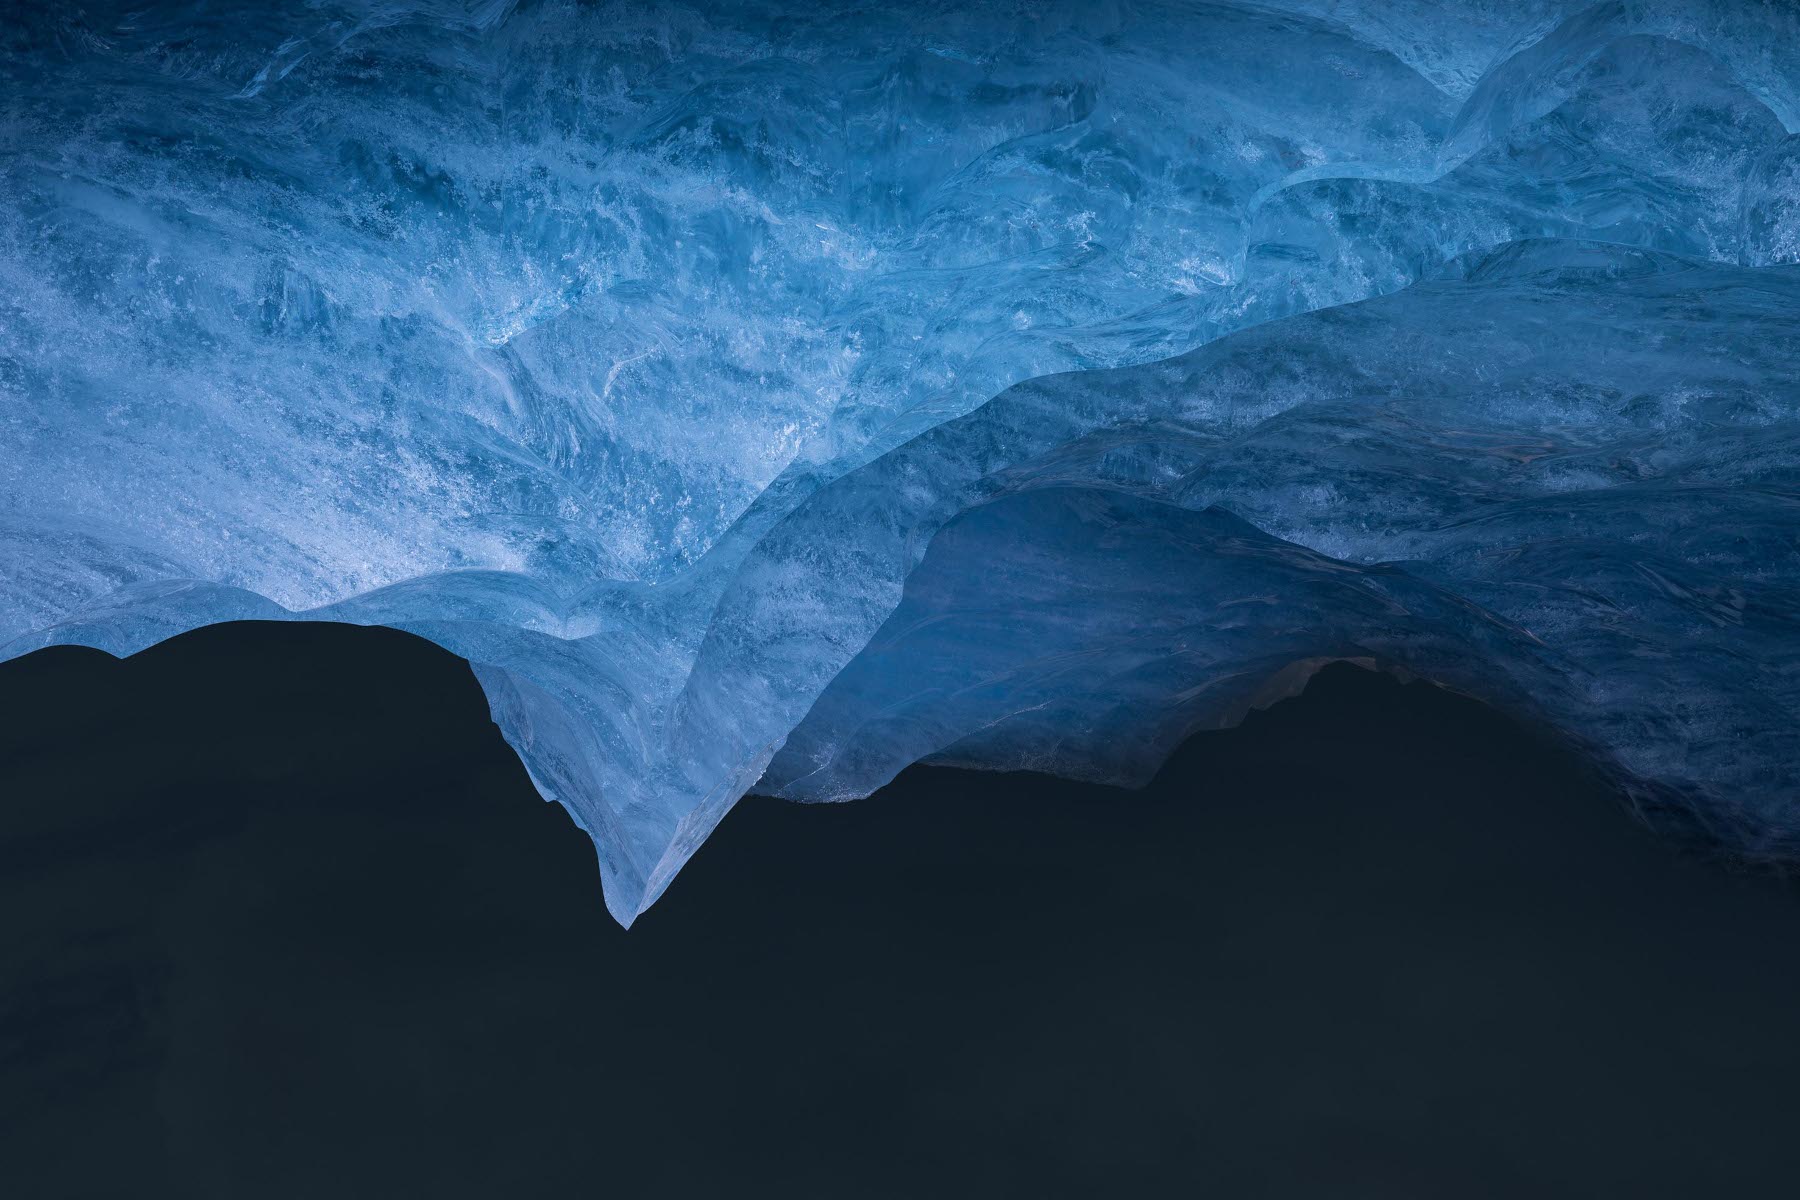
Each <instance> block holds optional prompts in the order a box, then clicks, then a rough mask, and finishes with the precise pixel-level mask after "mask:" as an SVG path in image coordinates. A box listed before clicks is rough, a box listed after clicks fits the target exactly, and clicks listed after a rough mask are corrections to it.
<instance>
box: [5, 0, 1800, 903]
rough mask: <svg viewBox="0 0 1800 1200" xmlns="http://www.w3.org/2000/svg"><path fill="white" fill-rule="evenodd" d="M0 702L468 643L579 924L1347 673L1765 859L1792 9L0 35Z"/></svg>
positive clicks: (1772, 836) (351, 0) (1774, 815)
mask: <svg viewBox="0 0 1800 1200" xmlns="http://www.w3.org/2000/svg"><path fill="white" fill-rule="evenodd" d="M0 412H3V414H4V418H3V420H0V566H3V569H0V658H10V657H15V656H18V655H22V654H25V653H27V652H29V651H32V650H35V649H37V648H40V647H44V646H48V645H54V644H64V643H69V644H79V645H85V646H91V647H96V648H99V649H102V650H106V651H109V652H111V653H113V654H116V655H129V654H132V653H134V652H136V651H139V650H142V649H144V648H146V647H148V646H150V645H152V644H154V643H156V642H158V641H160V640H162V639H165V638H168V637H171V636H173V635H176V634H179V633H182V632H184V631H187V630H191V629H194V628H196V627H199V626H203V625H208V624H212V623H216V622H224V621H236V620H245V619H260V620H289V619H297V620H308V621H339V622H350V623H356V624H365V625H387V626H393V627H396V628H399V629H403V630H407V631H410V632H413V633H416V634H419V635H421V636H423V637H426V638H428V639H430V640H431V641H433V642H436V643H438V644H439V645H442V646H444V647H446V648H448V649H449V650H451V651H453V652H454V653H456V654H458V655H462V656H464V657H466V658H467V659H468V660H469V661H470V662H471V663H472V664H473V665H474V667H475V670H476V673H477V675H478V677H479V679H480V680H481V683H482V686H483V688H484V689H485V691H486V693H487V696H488V698H489V701H490V703H491V706H492V713H493V717H494V720H495V721H496V722H497V723H498V725H499V726H500V728H501V730H502V732H503V733H504V735H505V736H506V738H507V740H508V742H509V743H510V744H511V745H512V746H513V747H514V748H515V749H516V750H517V751H518V754H519V756H520V758H521V759H522V761H523V762H524V764H525V765H526V768H527V769H528V771H529V772H530V775H531V778H532V780H533V781H534V782H535V784H536V785H537V787H538V789H539V790H540V792H541V793H542V794H543V795H544V796H545V797H546V798H547V799H550V800H554V801H556V802H558V803H560V804H562V805H564V806H565V807H566V808H567V809H568V810H569V812H570V813H571V814H573V816H574V818H575V820H576V821H577V822H578V823H579V824H580V825H581V827H582V828H583V829H584V830H586V831H587V832H588V834H589V835H590V836H591V837H592V839H593V841H594V844H595V846H596V847H597V850H598V855H599V863H600V870H601V874H602V878H603V883H604V889H605V895H606V899H607V904H608V907H609V908H610V910H611V911H612V913H613V914H614V916H616V917H617V918H618V920H619V921H621V922H623V923H626V924H629V923H630V922H631V921H632V920H633V919H634V918H635V917H637V916H638V915H639V914H640V913H642V912H643V911H644V910H645V909H646V908H647V907H648V906H649V905H650V904H652V903H653V902H654V901H655V900H656V899H657V897H658V896H659V895H660V894H661V893H662V891H663V889H664V888H665V887H666V886H668V885H669V883H670V881H671V880H672V879H673V878H674V877H675V875H676V873H677V872H678V871H679V870H680V868H681V867H682V864H683V863H684V862H685V861H686V860H687V859H688V857H689V856H690V855H691V854H692V853H693V852H694V850H695V849H696V847H697V846H699V845H700V843H701V842H702V841H703V840H704V839H705V838H706V837H707V836H708V834H709V833H710V832H711V831H712V830H713V828H714V827H715V825H716V824H717V823H718V822H719V820H720V819H721V818H722V817H723V816H724V814H725V813H726V812H727V811H728V810H729V809H730V808H731V806H732V805H733V804H734V803H735V802H736V801H737V800H738V799H739V798H740V797H741V796H742V795H744V794H745V793H747V792H750V791H759V792H764V793H768V794H773V795H778V796H782V797H787V798H790V799H794V800H799V801H810V802H820V801H842V800H851V799H855V798H857V797H861V796H866V795H868V794H869V793H870V792H872V791H874V790H876V789H878V788H880V787H881V786H882V785H883V784H885V783H887V782H888V781H889V780H890V779H892V778H893V777H894V776H895V774H896V773H897V772H899V771H900V770H902V769H903V768H905V767H906V766H908V765H909V764H912V763H915V762H923V761H929V762H940V763H952V764H958V765H963V766H974V767H986V768H1021V767H1022V768H1031V769H1036V770H1042V771H1047V772H1052V773H1055V774H1059V775H1063V776H1069V777H1075V778H1081V779H1092V780H1100V781H1107V782H1115V783H1123V784H1135V783H1141V782H1143V781H1145V780H1146V779H1148V778H1149V776H1150V775H1151V774H1152V773H1153V772H1154V771H1155V770H1156V768H1157V767H1158V765H1159V764H1160V763H1161V762H1162V761H1163V760H1164V758H1165V757H1166V756H1167V755H1168V754H1169V753H1170V752H1171V751H1172V750H1173V749H1174V747H1175V746H1177V745H1178V744H1179V743H1180V742H1181V741H1182V740H1183V739H1184V738H1185V737H1187V736H1188V735H1190V734H1192V733H1193V732H1195V731H1198V730H1202V729H1210V728H1218V727H1222V726H1227V725H1230V724H1232V723H1234V722H1236V721H1238V720H1240V719H1241V718H1242V717H1243V716H1244V714H1246V713H1247V712H1249V711H1250V710H1252V709H1253V708H1256V707H1259V706H1263V705H1266V704H1268V703H1270V702H1271V701H1272V700H1273V699H1276V698H1279V697H1280V696H1282V695H1286V694H1289V693H1291V692H1292V691H1293V690H1295V689H1296V688H1298V687H1299V686H1301V684H1302V683H1303V682H1304V680H1305V679H1306V677H1307V676H1308V674H1309V673H1311V672H1312V671H1313V670H1315V669H1316V668H1317V667H1318V666H1320V665H1322V664H1324V663H1328V662H1332V661H1335V660H1341V659H1348V660H1352V661H1356V662H1361V663H1365V664H1367V665H1370V666H1374V667H1377V668H1379V669H1381V670H1385V671H1390V672H1393V673H1395V674H1397V675H1400V676H1402V677H1406V678H1418V679H1425V680H1429V681H1431V682H1433V683H1436V684H1439V685H1442V686H1443V687H1446V688H1449V689H1453V690H1454V691H1456V692H1459V693H1463V694H1466V695H1468V696H1472V697H1475V698H1477V699H1480V700H1482V701H1484V702H1486V703H1487V704H1489V705H1492V706H1493V707H1495V708H1497V709H1499V710H1501V711H1502V712H1504V713H1507V714H1509V715H1511V716H1513V717H1515V718H1517V719H1518V720H1520V721H1523V722H1526V723H1528V724H1530V725H1532V726H1534V727H1537V728H1541V729H1543V730H1546V731H1550V732H1551V733H1552V734H1553V735H1554V736H1555V737H1557V738H1560V739H1562V740H1563V741H1565V742H1566V743H1567V744H1568V745H1570V746H1572V747H1575V748H1576V749H1578V750H1579V752H1580V753H1581V754H1582V755H1583V756H1584V757H1585V758H1586V759H1587V761H1589V762H1591V763H1592V764H1593V766H1594V768H1595V769H1596V770H1598V771H1600V772H1603V773H1604V774H1605V775H1606V777H1608V778H1609V779H1610V780H1612V781H1613V782H1614V783H1615V784H1616V786H1617V787H1618V789H1619V790H1620V791H1621V793H1622V794H1623V795H1625V796H1627V797H1629V799H1630V801H1631V803H1632V804H1634V805H1635V806H1636V807H1637V808H1638V810H1639V812H1640V813H1641V815H1642V816H1643V817H1644V819H1646V820H1648V821H1650V822H1651V823H1653V824H1655V825H1658V826H1659V827H1661V828H1665V829H1667V830H1670V831H1672V832H1674V833H1676V834H1678V835H1679V836H1683V837H1691V838H1695V839H1699V840H1700V841H1702V842H1704V843H1705V844H1706V845H1708V846H1712V847H1715V848H1718V849H1719V850H1721V851H1723V852H1725V853H1728V854H1730V855H1733V856H1735V857H1737V858H1740V859H1742V860H1745V861H1751V862H1763V863H1782V862H1788V861H1792V860H1794V859H1796V858H1797V857H1800V5H1794V4H1792V3H1790V2H1788V0H1605V2H1603V3H1600V4H1590V3H1587V2H1586V0H1257V2H1254V3H1252V2H1250V0H1220V2H1217V3H1198V2H1184V0H1166V2H1162V0H1111V2H1101V0H956V2H953V3H952V2H939V0H931V2H929V3H920V4H917V5H914V6H911V7H910V8H909V9H908V10H906V11H898V10H892V9H878V8H870V7H866V6H863V5H860V4H854V3H847V2H845V3H838V2H833V0H806V2H805V3H786V2H785V0H736V2H725V3H717V4H707V3H683V4H645V3H595V4H586V3H575V2H574V0H519V2H517V3H515V2H513V0H469V2H468V3H458V2H457V0H308V2H306V3H283V4H265V3H250V2H237V0H233V2H230V3H224V4H220V3H205V2H202V0H189V2H188V3H186V4H173V3H171V4H163V5H159V6H157V7H155V8H153V9H143V8H141V7H140V6H137V5H134V4H130V3H114V2H112V0H98V2H94V3H88V4H85V5H82V6H80V7H76V6H58V5H41V6H12V7H10V8H9V10H8V12H7V14H6V15H5V16H4V18H0Z"/></svg>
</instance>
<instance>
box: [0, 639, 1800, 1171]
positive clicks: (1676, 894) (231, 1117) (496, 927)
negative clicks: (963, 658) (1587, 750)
mask: <svg viewBox="0 0 1800 1200" xmlns="http://www.w3.org/2000/svg"><path fill="white" fill-rule="evenodd" d="M0 717H3V721H4V724H3V727H0V914H4V915H3V916H0V1194H3V1195H5V1196H8V1197H16V1198H18V1200H34V1198H37V1197H100V1196H107V1197H111V1196H120V1197H125V1196H129V1197H161V1196H170V1197H183V1198H197V1197H198V1198H211V1197H220V1198H232V1200H237V1198H241V1197H256V1198H258V1200H276V1198H282V1197H309V1198H312V1197H325V1196H329V1197H381V1198H384V1200H386V1198H392V1197H433V1198H434V1200H437V1198H447V1197H463V1196H469V1197H483V1198H492V1197H568V1196H621V1197H649V1196H664V1197H738V1196H782V1197H833V1198H837V1197H928V1196H955V1197H962V1196H969V1197H974V1196H980V1197H1001V1196H1021V1197H1042V1196H1096V1197H1121V1196H1165V1195H1177V1194H1195V1193H1204V1194H1212V1195H1221V1196H1233V1197H1238V1196H1281V1197H1285V1196H1295V1197H1307V1198H1308V1200H1316V1198H1318V1197H1323V1196H1330V1197H1346V1196H1369V1197H1404V1196H1421V1197H1443V1196H1455V1197H1478V1196H1506V1197H1521V1196H1532V1197H1538V1196H1552V1195H1554V1196H1565V1195H1566V1196H1584V1197H1586V1196H1597V1195H1616V1196H1634V1197H1644V1196H1679V1197H1695V1196H1742V1195H1751V1194H1787V1193H1788V1192H1789V1191H1790V1190H1791V1189H1792V1187H1793V1181H1794V1180H1795V1179H1796V1178H1800V1142H1796V1140H1795V1138H1794V1130H1795V1129H1796V1127H1797V1122H1800V1088H1797V1087H1796V1083H1795V1081H1796V1080H1800V899H1797V897H1796V896H1795V894H1794V892H1793V890H1792V889H1791V887H1790V886H1789V885H1787V884H1784V883H1781V882H1779V881H1776V880H1772V879H1764V878H1741V877H1735V876H1732V875H1730V874H1729V873H1727V872H1725V871H1724V870H1722V869H1720V868H1718V867H1716V866H1712V865H1709V864H1706V863H1701V862H1696V861H1692V860H1689V859H1685V858H1683V857H1682V856H1680V855H1678V854H1677V853H1675V852H1674V851H1673V850H1671V849H1670V848H1669V847H1667V846H1666V845H1664V844H1662V843H1660V842H1658V841H1656V840H1655V839H1654V838H1652V837H1651V836H1650V835H1648V834H1647V833H1645V832H1644V831H1643V830H1641V829H1640V828H1638V827H1637V826H1636V825H1634V824H1633V823H1632V822H1631V820H1630V819H1629V818H1628V817H1627V816H1626V815H1625V814H1624V813H1623V812H1622V811H1621V810H1620V809H1619V807H1618V805H1617V804H1616V802H1615V801H1614V799H1613V798H1612V797H1611V796H1609V795H1608V794H1607V793H1605V792H1604V791H1603V790H1601V789H1599V788H1598V787H1597V786H1596V785H1594V784H1593V783H1591V782H1589V781H1588V780H1587V779H1586V777H1585V776H1584V774H1583V773H1582V771H1581V770H1580V769H1578V767H1577V766H1576V765H1575V764H1573V763H1572V762H1570V761H1568V760H1566V759H1564V758H1562V757H1561V756H1560V755H1559V754H1558V753H1557V752H1555V751H1553V750H1551V749H1548V748H1546V747H1544V746H1543V745H1541V744H1539V743H1537V742H1535V741H1533V740H1532V739H1530V738H1529V737H1527V736H1525V735H1524V734H1522V733H1521V732H1519V731H1518V730H1517V729H1515V728H1514V727H1513V726H1511V725H1509V724H1507V723H1506V722H1504V721H1502V720H1500V719H1499V718H1498V717H1496V716H1495V715H1494V714H1492V713H1491V712H1488V711H1486V710H1484V709H1482V708H1480V707H1479V706H1476V705H1474V704H1471V703H1468V702H1466V701H1462V700H1459V699H1457V698H1455V697H1452V696H1448V695H1445V694H1443V693H1441V692H1438V691H1436V690H1435V689H1432V688H1430V687H1427V686H1424V685H1408V686H1404V687H1402V686H1400V685H1398V684H1396V683H1393V682H1392V681H1390V680H1387V679H1384V678H1379V677H1376V676H1371V675H1367V674H1365V673H1363V672H1360V671H1357V670H1355V669H1353V668H1349V667H1335V668H1331V669H1329V670H1327V671H1326V672H1325V673H1324V674H1322V675H1321V676H1320V677H1318V678H1317V679H1316V680H1315V681H1314V683H1313V685H1312V686H1311V687H1310V688H1309V689H1308V691H1307V692H1306V694H1305V695H1304V696H1303V697H1301V698H1300V699H1298V700H1294V701H1289V702H1287V703H1284V704H1282V705H1280V706H1279V707H1278V708H1276V709H1273V710H1271V711H1270V712H1268V713H1265V714H1259V715H1257V716H1255V717H1253V718H1252V719H1251V721H1250V722H1249V723H1248V724H1247V725H1246V726H1245V727H1244V728H1242V729H1239V730H1235V731H1231V732H1227V733H1219V734H1207V735H1202V736H1200V737H1198V738H1196V739H1194V740H1193V741H1191V742H1190V743H1189V744H1188V745H1187V747H1186V748H1184V749H1183V751H1182V752H1181V754H1180V755H1179V756H1178V757H1177V759H1176V761H1174V762H1172V763H1171V764H1170V765H1169V767H1168V769H1166V770H1165V771H1164V773H1163V775H1162V777H1161V778H1160V779H1159V780H1158V782H1157V783H1156V785H1155V786H1154V787H1153V788H1151V789H1150V790H1149V791H1148V792H1147V793H1142V794H1136V793H1126V792H1119V791H1113V790H1109V789H1105V788H1096V787H1088V786H1082V785H1076V784H1069V783H1063V782H1058V781H1054V780H1049V779H1044V778H1039V777H1034V776H1023V775H1010V776H993V775H981V774H974V773H967V772H957V771H948V770H933V769H918V768H915V769H914V770H912V771H909V772H907V774H906V775H904V776H903V777H902V778H901V779H900V780H899V781H897V782H896V783H895V784H894V785H893V786H891V787H889V788H887V789H886V790H885V791H883V792H882V793H881V794H880V795H879V796H877V797H874V798H872V799H871V800H868V801H865V802H862V803H857V804H851V805H843V806H837V807H830V808H801V807H796V806H791V805H785V804H782V803H778V802H773V801H766V800H759V799H751V800H748V801H746V802H745V803H743V804H742V805H740V806H739V808H738V809H737V811H736V812H734V813H733V814H732V815H731V816H730V817H729V818H728V819H727V820H726V822H725V824H724V826H723V827H722V828H721V829H720V831H719V833H718V835H717V836H716V837H715V838H714V839H713V840H712V841H711V842H710V843H708V845H707V846H705V847H704V848H703V849H702V850H701V852H700V853H699V855H698V856H697V857H696V858H695V859H694V861H693V863H692V864H691V865H690V866H689V867H688V868H687V870H686V871H685V872H684V873H683V874H682V876H681V878H679V879H678V880H677V881H676V882H675V884H674V885H673V886H672V887H671V888H670V889H669V892H668V894H667V895H666V897H665V898H664V899H663V900H662V901H661V902H660V903H659V904H658V905H657V906H656V907H655V908H654V909H652V910H651V911H650V912H649V913H648V914H647V915H646V916H645V917H644V918H643V919H642V920H641V921H640V922H639V923H638V925H637V927H636V928H635V929H633V930H632V931H631V932H630V933H629V934H627V933H625V932H624V931H622V930H620V929H619V928H618V927H617V926H616V925H614V924H613V923H612V921H611V920H610V918H608V916H607V914H606V911H605V909H604V908H603V907H602V905H601V898H600V887H599V881H598V876H597V874H596V870H595V865H594V861H593V852H592V849H591V848H590V846H589V845H588V843H587V841H586V839H585V838H584V837H583V835H582V834H581V833H580V832H579V831H578V830H576V829H575V828H574V827H573V825H572V824H571V823H570V821H569V819H568V818H567V816H566V815H565V814H564V813H563V812H562V810H561V809H559V808H557V807H555V806H551V805H546V804H543V803H541V802H540V801H539V800H538V799H537V798H536V796H535V794H534V793H533V791H532V789H531V787H530V785H529V783H528V782H527V780H526V778H525V775H524V772H523V770H522V769H521V768H520V766H519V764H518V762H517V760H516V759H515V758H514V757H513V755H512V753H511V751H510V750H509V749H508V748H507V747H506V745H505V744H504V743H503V742H502V741H501V739H500V737H499V734H498V732H497V731H496V730H495V729H494V728H493V726H492V725H491V724H490V723H489V721H488V717H487V710H486V705H485V702H484V700H483V698H482V696H481V693H480V690H479V689H478V688H477V686H476V684H475V680H474V678H473V677H472V675H471V674H470V672H469V670H468V668H467V667H466V665H465V664H463V663H462V662H461V661H460V660H458V659H455V658H453V657H451V656H450V655H448V654H446V653H444V652H442V651H440V650H437V649H436V648H434V647H432V646H430V645H428V644H426V643H424V642H421V641H418V640H416V639H413V638H411V637H408V636H405V635H403V634H398V633H394V632H391V631H387V630H378V629H376V630H370V629H355V628H348V627H341V626H315V625H258V624H247V625H235V626H225V627H218V628H213V629H208V630H203V631H201V632H199V633H195V634H191V635H188V636H186V637H182V638H179V639H176V640H175V641H174V642H171V643H166V644H164V645H162V646H158V647H156V648H154V649H152V650H150V651H147V652H146V653H144V654H142V655H139V656H138V657H136V658H134V659H131V660H128V661H125V662H117V661H115V660H113V659H111V658H108V657H106V656H104V655H101V654H97V653H94V652H89V651H81V650H72V649H57V650H51V651H45V652H42V653H39V654H35V655H32V656H30V657H28V658H25V659H22V660H19V661H16V662H13V663H10V664H6V665H4V666H0Z"/></svg>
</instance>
